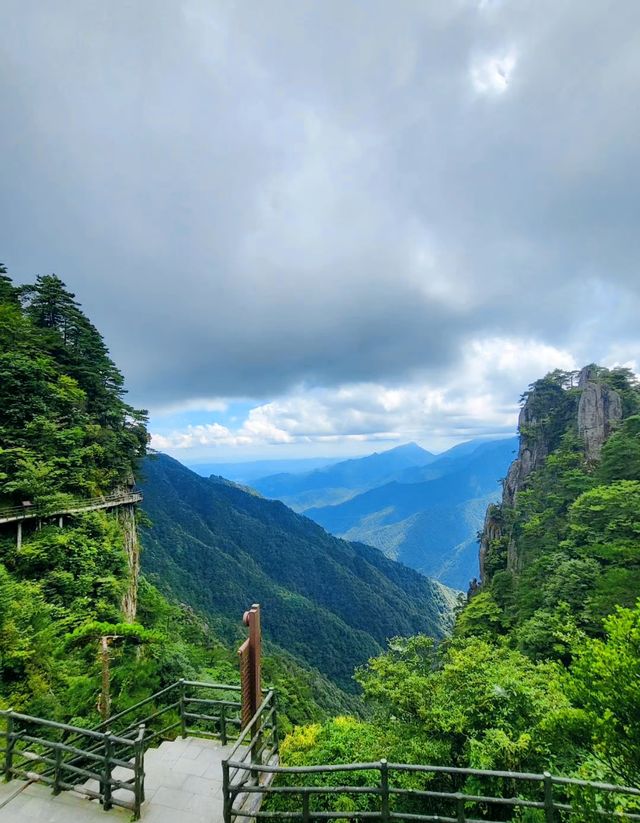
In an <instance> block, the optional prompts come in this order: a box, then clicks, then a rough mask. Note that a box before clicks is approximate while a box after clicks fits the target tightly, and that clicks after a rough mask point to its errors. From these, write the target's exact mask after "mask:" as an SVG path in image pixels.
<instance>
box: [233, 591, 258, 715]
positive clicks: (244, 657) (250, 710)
mask: <svg viewBox="0 0 640 823" xmlns="http://www.w3.org/2000/svg"><path fill="white" fill-rule="evenodd" d="M242 622H243V623H244V625H245V626H247V627H248V628H249V637H248V638H247V640H245V642H244V643H243V644H242V646H240V648H239V649H238V656H239V658H240V678H241V684H242V728H243V729H244V728H245V727H246V726H247V724H248V723H249V721H250V720H251V718H252V717H253V716H254V714H255V713H256V712H257V711H258V707H259V706H260V704H261V703H262V682H261V658H262V650H261V647H262V638H261V631H260V606H259V604H258V603H254V604H253V606H251V608H250V609H249V610H248V611H246V612H245V613H244V616H243V618H242Z"/></svg>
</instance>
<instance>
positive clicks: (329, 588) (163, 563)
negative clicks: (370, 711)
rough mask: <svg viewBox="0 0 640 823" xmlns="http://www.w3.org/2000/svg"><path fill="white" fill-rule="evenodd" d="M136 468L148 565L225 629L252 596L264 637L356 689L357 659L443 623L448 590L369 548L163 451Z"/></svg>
mask: <svg viewBox="0 0 640 823" xmlns="http://www.w3.org/2000/svg"><path fill="white" fill-rule="evenodd" d="M143 474H144V479H143V481H142V487H143V491H144V504H143V506H144V510H145V512H146V513H147V514H148V515H149V517H150V518H151V521H152V523H153V526H152V528H150V529H147V530H145V533H144V534H143V546H144V549H145V551H144V552H143V559H142V565H143V570H144V572H145V574H146V575H147V577H148V578H150V579H151V580H152V581H153V582H154V583H155V584H156V585H157V586H158V587H159V588H160V589H161V590H163V591H164V592H165V593H166V594H167V595H169V596H170V597H172V598H174V599H177V600H178V601H180V602H182V603H185V604H187V605H189V606H190V607H192V608H193V609H195V610H196V611H198V612H200V613H202V614H203V615H205V616H206V617H207V618H208V619H212V620H213V621H214V624H215V625H217V626H218V628H219V629H220V630H221V631H223V632H224V631H225V630H227V629H229V631H232V630H231V629H230V628H229V626H230V625H231V623H233V624H234V625H235V624H236V623H237V615H238V614H242V612H243V610H244V609H245V608H246V607H247V605H248V604H250V603H252V602H259V603H261V605H262V606H263V609H264V630H265V637H266V638H267V639H268V640H269V641H270V642H271V643H272V644H274V645H275V646H277V647H280V648H283V649H285V650H286V651H287V652H289V653H291V654H293V655H294V656H295V657H296V658H298V659H299V660H302V661H304V662H305V663H306V664H308V665H310V666H312V667H315V668H317V669H318V670H320V671H321V672H322V673H323V674H325V675H326V676H327V677H329V678H330V679H331V680H333V682H335V683H337V684H338V685H339V686H340V687H341V688H343V689H345V690H347V691H352V690H353V689H354V683H353V681H352V673H353V670H354V668H355V667H356V666H358V665H361V664H363V663H364V662H366V660H367V659H368V658H370V657H371V656H372V655H375V654H378V653H379V652H380V650H381V649H382V648H383V647H384V645H385V643H386V641H387V639H388V638H391V637H394V636H399V635H402V636H408V635H412V634H416V633H417V632H424V633H427V634H430V635H432V636H434V637H442V636H444V634H445V633H446V631H447V630H448V628H449V627H450V625H451V620H452V608H453V606H454V604H455V602H456V596H455V593H454V592H453V591H452V590H451V589H449V588H447V587H446V586H443V585H442V584H440V583H438V582H435V581H432V580H430V579H428V578H427V577H425V576H423V575H421V574H419V573H418V572H416V571H414V570H413V569H410V568H408V567H406V566H403V565H402V564H400V563H396V562H394V561H392V560H390V559H388V558H387V557H385V555H384V554H383V553H382V552H380V551H379V550H378V549H376V548H373V547H371V546H367V545H363V544H360V543H351V542H347V541H345V540H341V539H338V538H336V537H334V536H332V535H330V534H327V532H326V531H325V530H324V529H323V528H321V527H320V526H319V525H318V524H316V523H314V522H313V521H312V520H310V519H309V518H307V517H304V516H301V515H299V514H296V513H295V512H293V511H292V510H291V509H289V508H287V507H286V506H285V505H284V504H283V503H281V502H279V501H272V500H266V499H264V498H262V497H259V496H257V495H255V494H250V493H247V492H246V491H244V490H242V489H241V488H238V487H237V486H234V485H233V484H229V483H228V482H227V481H221V480H218V479H216V478H204V477H201V476H199V475H197V474H195V473H194V472H192V471H190V470H189V469H187V468H186V467H185V466H183V465H181V464H180V463H178V462H177V461H176V460H173V459H172V458H170V457H168V456H166V455H158V456H156V457H153V458H148V459H147V460H146V462H145V465H144V472H143ZM233 631H235V629H233Z"/></svg>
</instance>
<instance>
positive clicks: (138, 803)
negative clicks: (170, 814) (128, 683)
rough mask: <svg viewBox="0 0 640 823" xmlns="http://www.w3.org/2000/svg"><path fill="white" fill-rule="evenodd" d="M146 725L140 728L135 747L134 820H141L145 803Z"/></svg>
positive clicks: (142, 724)
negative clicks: (141, 810)
mask: <svg viewBox="0 0 640 823" xmlns="http://www.w3.org/2000/svg"><path fill="white" fill-rule="evenodd" d="M144 730H145V726H144V723H141V724H140V725H139V726H138V736H137V737H136V742H135V747H134V752H135V755H134V762H133V765H134V772H133V777H134V781H133V786H134V789H133V819H134V820H140V809H141V807H142V804H143V803H144Z"/></svg>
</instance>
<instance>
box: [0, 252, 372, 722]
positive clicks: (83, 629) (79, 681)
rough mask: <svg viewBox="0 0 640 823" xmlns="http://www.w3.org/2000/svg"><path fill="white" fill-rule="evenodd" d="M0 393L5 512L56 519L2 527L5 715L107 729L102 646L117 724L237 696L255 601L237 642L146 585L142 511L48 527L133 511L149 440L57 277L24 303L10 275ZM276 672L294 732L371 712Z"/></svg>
mask: <svg viewBox="0 0 640 823" xmlns="http://www.w3.org/2000/svg"><path fill="white" fill-rule="evenodd" d="M0 378H1V379H0V443H1V444H2V447H1V448H0V505H2V507H7V508H11V507H12V506H16V505H18V506H19V505H20V504H21V501H23V500H29V501H31V503H32V504H34V505H35V506H37V507H38V512H39V514H40V513H43V516H41V517H39V518H36V517H33V518H29V519H27V520H25V521H24V522H23V523H21V528H20V530H19V531H18V530H17V526H16V523H15V522H6V523H4V524H1V525H0V708H6V707H7V706H12V707H14V708H15V709H17V710H21V711H24V712H26V713H30V714H34V715H38V716H42V717H45V718H50V719H55V720H60V721H63V722H72V723H74V724H77V725H81V726H87V725H88V726H93V725H96V724H97V723H98V721H99V719H100V715H99V714H98V710H97V704H98V696H99V695H100V694H101V689H102V686H103V679H102V671H101V666H100V662H99V658H98V656H97V654H96V652H97V650H98V642H99V640H100V638H101V637H103V636H107V637H110V638H112V645H111V647H110V658H111V666H110V668H111V676H110V699H111V710H112V712H117V711H119V710H121V709H123V708H126V707H128V706H130V705H132V704H133V703H136V702H137V701H138V700H141V699H143V698H146V697H148V696H149V695H150V694H153V693H154V692H157V691H158V690H160V689H162V688H164V687H165V686H167V685H169V684H170V683H174V682H175V681H176V680H177V679H178V678H180V677H184V678H190V679H195V680H204V679H209V680H212V681H216V682H234V681H236V680H237V679H238V669H237V655H236V649H237V645H238V640H239V638H240V637H241V636H243V635H244V631H243V629H242V626H241V623H240V617H241V614H242V611H243V610H244V609H245V608H246V606H247V605H249V604H250V603H251V602H252V601H253V599H254V598H253V593H250V592H245V597H244V599H243V600H242V602H241V603H240V602H238V603H237V604H235V611H232V612H230V613H228V615H227V618H226V622H225V631H226V633H225V634H223V633H222V632H220V631H219V627H218V626H217V625H216V624H215V621H214V620H207V619H206V618H205V617H204V616H203V614H202V613H198V612H197V611H195V610H194V609H193V608H191V607H189V606H188V605H185V604H184V603H177V602H175V601H174V600H171V599H168V598H166V597H165V596H163V595H162V594H161V593H160V592H159V591H158V589H157V588H155V587H154V586H153V585H151V583H150V582H149V581H148V579H146V578H145V576H144V575H141V574H139V565H138V557H139V551H138V550H139V544H138V541H137V528H136V520H137V518H136V516H135V514H134V511H133V505H130V504H127V505H125V506H120V507H115V508H112V509H109V510H104V509H102V510H95V511H86V512H83V513H79V512H78V511H77V508H76V506H75V505H71V508H72V509H75V512H74V513H73V514H65V515H64V517H62V518H60V517H59V516H55V517H53V516H51V517H50V516H47V512H52V513H53V512H60V511H64V510H65V509H66V508H68V507H69V505H70V504H75V502H76V501H78V500H80V501H81V502H82V503H83V504H87V505H88V506H91V504H92V502H93V499H94V498H99V500H98V501H97V502H100V501H101V500H102V496H103V495H109V494H111V493H113V492H116V493H117V494H116V495H115V496H121V492H122V491H123V490H127V489H130V487H131V486H132V484H133V482H134V475H135V474H136V473H137V471H138V469H139V466H140V461H141V459H142V457H143V456H144V453H145V450H146V444H147V439H148V436H147V430H146V425H145V421H146V415H145V413H144V412H143V411H141V410H137V409H134V408H132V407H131V406H130V405H128V404H127V403H125V402H124V400H123V395H124V394H125V388H124V381H123V378H122V375H121V374H120V372H119V371H118V369H117V367H116V365H115V364H114V363H113V361H112V360H111V359H110V357H109V354H108V351H107V348H106V346H105V344H104V341H103V339H102V337H101V335H100V333H99V331H98V330H97V329H96V328H95V327H94V326H93V325H92V324H91V322H90V320H89V319H88V318H87V317H86V316H85V315H84V313H83V312H82V310H81V308H80V305H79V303H78V302H77V301H76V300H75V297H74V295H73V294H71V293H70V292H69V291H68V290H67V289H66V287H65V285H64V283H63V282H62V281H61V280H60V279H59V278H57V277H56V276H54V275H46V276H43V277H38V278H37V279H36V281H35V283H33V284H29V285H26V286H22V287H20V288H17V287H15V286H14V285H13V284H12V282H11V280H10V278H9V277H8V275H7V274H6V269H5V268H4V267H3V266H1V265H0ZM194 579H197V578H194ZM292 625H293V626H295V621H292ZM373 647H374V648H375V646H373ZM263 665H264V676H265V679H266V680H267V682H269V683H273V684H274V685H275V686H276V687H277V688H278V692H279V698H280V716H281V718H282V720H283V721H284V726H283V728H285V729H286V728H288V727H289V726H290V724H292V723H301V722H305V721H306V722H308V721H312V720H317V719H320V718H322V717H324V716H326V713H327V712H344V711H345V710H355V711H358V710H359V701H357V700H355V699H354V698H353V697H351V696H349V695H346V694H345V693H344V692H342V691H341V690H340V689H339V688H337V687H336V685H335V684H333V683H331V682H330V681H329V680H328V679H327V678H326V677H324V676H323V675H322V674H321V673H320V672H318V671H317V669H315V668H314V667H313V666H303V665H301V664H300V662H299V661H298V660H296V659H295V658H294V657H293V656H292V655H290V654H288V653H286V652H285V651H284V650H280V649H277V650H275V653H274V652H273V650H272V649H267V653H266V654H265V657H264V660H263ZM103 708H104V707H103Z"/></svg>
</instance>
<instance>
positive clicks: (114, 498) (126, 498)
mask: <svg viewBox="0 0 640 823" xmlns="http://www.w3.org/2000/svg"><path fill="white" fill-rule="evenodd" d="M141 501H142V493H141V492H136V491H133V492H124V493H118V494H108V495H106V496H104V497H88V498H85V499H82V500H70V501H69V502H68V503H66V504H64V505H62V506H53V507H47V506H31V505H26V504H25V505H22V506H12V507H10V508H4V509H0V524H2V523H17V522H21V521H24V520H38V519H44V518H46V517H61V516H64V515H73V514H81V513H82V512H92V511H97V510H98V509H115V508H117V507H118V506H134V505H135V504H136V503H140V502H141Z"/></svg>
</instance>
